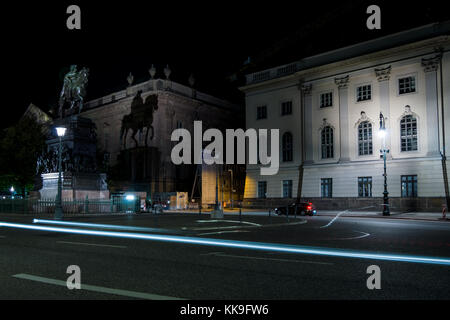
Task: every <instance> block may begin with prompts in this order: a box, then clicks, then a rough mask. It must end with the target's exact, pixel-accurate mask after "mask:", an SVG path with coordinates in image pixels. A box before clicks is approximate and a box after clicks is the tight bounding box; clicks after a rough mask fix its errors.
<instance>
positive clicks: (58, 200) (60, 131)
mask: <svg viewBox="0 0 450 320" xmlns="http://www.w3.org/2000/svg"><path fill="white" fill-rule="evenodd" d="M56 134H57V135H58V137H59V151H58V193H57V194H56V203H55V219H61V218H62V215H63V211H62V201H61V193H62V179H61V154H62V142H61V140H62V137H64V135H65V134H66V128H64V127H57V128H56Z"/></svg>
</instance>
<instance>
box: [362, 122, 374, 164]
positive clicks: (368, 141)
mask: <svg viewBox="0 0 450 320" xmlns="http://www.w3.org/2000/svg"><path fill="white" fill-rule="evenodd" d="M358 148H359V155H360V156H365V155H370V154H372V153H373V148H372V124H371V123H370V122H369V121H364V122H361V123H360V124H359V126H358Z"/></svg>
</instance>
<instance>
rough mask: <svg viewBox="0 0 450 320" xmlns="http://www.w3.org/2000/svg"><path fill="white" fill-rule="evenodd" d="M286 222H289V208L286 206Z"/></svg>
mask: <svg viewBox="0 0 450 320" xmlns="http://www.w3.org/2000/svg"><path fill="white" fill-rule="evenodd" d="M286 220H287V222H289V206H286Z"/></svg>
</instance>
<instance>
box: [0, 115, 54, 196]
mask: <svg viewBox="0 0 450 320" xmlns="http://www.w3.org/2000/svg"><path fill="white" fill-rule="evenodd" d="M45 132H46V130H45V127H44V125H43V124H39V123H38V122H36V120H35V119H34V118H33V117H23V118H22V119H21V120H20V121H19V122H18V123H17V124H16V125H14V126H12V127H9V128H7V129H5V130H4V131H3V132H2V134H1V136H0V188H1V189H3V188H4V187H5V185H6V186H8V185H9V187H10V186H11V185H14V186H15V189H16V190H17V193H19V194H22V196H25V195H26V191H27V190H30V189H31V188H32V186H33V184H34V182H35V178H36V163H37V158H38V156H39V155H40V154H41V153H42V152H43V151H44V150H45V146H46V144H45V140H46V134H45ZM9 187H8V188H9Z"/></svg>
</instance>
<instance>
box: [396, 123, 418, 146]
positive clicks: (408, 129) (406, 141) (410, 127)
mask: <svg viewBox="0 0 450 320" xmlns="http://www.w3.org/2000/svg"><path fill="white" fill-rule="evenodd" d="M417 139H418V138H417V119H416V118H415V117H413V116H411V115H407V116H404V117H403V118H402V119H401V120H400V144H401V150H402V151H417V145H418V140H417Z"/></svg>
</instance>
